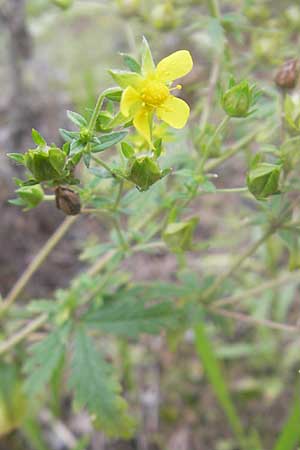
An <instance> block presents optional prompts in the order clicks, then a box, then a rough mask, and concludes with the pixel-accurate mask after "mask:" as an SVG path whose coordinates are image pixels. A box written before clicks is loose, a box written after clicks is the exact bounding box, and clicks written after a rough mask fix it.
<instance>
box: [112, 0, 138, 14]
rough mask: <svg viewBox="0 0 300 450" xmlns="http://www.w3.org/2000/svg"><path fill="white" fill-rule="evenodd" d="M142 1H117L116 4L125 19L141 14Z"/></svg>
mask: <svg viewBox="0 0 300 450" xmlns="http://www.w3.org/2000/svg"><path fill="white" fill-rule="evenodd" d="M140 3H141V1H140V0H116V4H117V6H118V8H119V11H120V13H121V14H122V16H123V17H130V16H135V15H137V14H138V13H139V9H140Z"/></svg>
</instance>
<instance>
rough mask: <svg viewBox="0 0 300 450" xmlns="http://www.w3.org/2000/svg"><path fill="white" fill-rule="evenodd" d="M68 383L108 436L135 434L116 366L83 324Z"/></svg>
mask: <svg viewBox="0 0 300 450" xmlns="http://www.w3.org/2000/svg"><path fill="white" fill-rule="evenodd" d="M69 385H70V387H71V388H72V389H73V390H74V396H75V402H76V403H78V404H79V405H80V406H82V407H85V406H86V407H87V409H88V410H89V412H90V414H91V415H92V417H93V418H94V417H95V420H94V421H95V423H96V424H98V425H99V427H101V428H102V429H103V430H104V431H105V433H106V434H107V435H110V436H122V437H129V436H130V435H131V434H132V431H133V423H132V419H131V418H130V417H129V416H127V414H126V409H127V404H126V402H125V400H124V399H122V398H121V397H120V395H119V392H120V390H121V387H120V385H119V383H118V382H117V381H116V379H115V377H114V374H113V368H112V367H111V366H110V365H109V364H108V363H107V362H106V361H105V359H104V357H103V355H102V354H101V353H100V352H99V351H98V350H97V349H96V347H95V344H94V342H93V340H92V339H91V338H90V337H89V336H88V335H87V334H86V333H85V330H84V329H83V328H82V327H80V328H78V329H77V331H76V334H75V338H74V346H73V355H72V368H71V376H70V380H69Z"/></svg>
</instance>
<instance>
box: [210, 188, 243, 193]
mask: <svg viewBox="0 0 300 450" xmlns="http://www.w3.org/2000/svg"><path fill="white" fill-rule="evenodd" d="M227 192H228V193H239V192H248V188H247V187H240V188H228V189H217V190H216V193H217V194H223V193H224V194H226V193H227Z"/></svg>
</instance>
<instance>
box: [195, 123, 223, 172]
mask: <svg viewBox="0 0 300 450" xmlns="http://www.w3.org/2000/svg"><path fill="white" fill-rule="evenodd" d="M229 120H230V117H229V116H225V117H224V118H223V119H222V120H221V122H220V123H219V125H218V126H217V128H216V129H215V132H214V134H213V135H212V136H211V138H210V140H209V141H208V144H207V146H206V148H205V151H204V153H203V156H202V158H201V161H200V167H199V170H200V171H202V170H203V168H204V166H205V163H206V160H207V158H208V155H209V150H210V147H211V146H212V144H213V142H214V140H215V138H216V137H217V136H218V134H219V133H220V132H221V131H222V130H223V129H224V128H225V127H226V125H227V124H228V122H229Z"/></svg>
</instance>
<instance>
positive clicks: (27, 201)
mask: <svg viewBox="0 0 300 450" xmlns="http://www.w3.org/2000/svg"><path fill="white" fill-rule="evenodd" d="M16 193H17V194H18V196H19V198H20V199H21V200H22V202H23V203H24V206H26V207H27V208H28V209H31V208H35V207H36V206H38V205H39V204H40V203H41V202H42V201H43V199H44V191H43V189H42V188H41V187H40V186H39V185H38V184H37V185H34V186H23V187H21V188H20V189H17V191H16Z"/></svg>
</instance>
